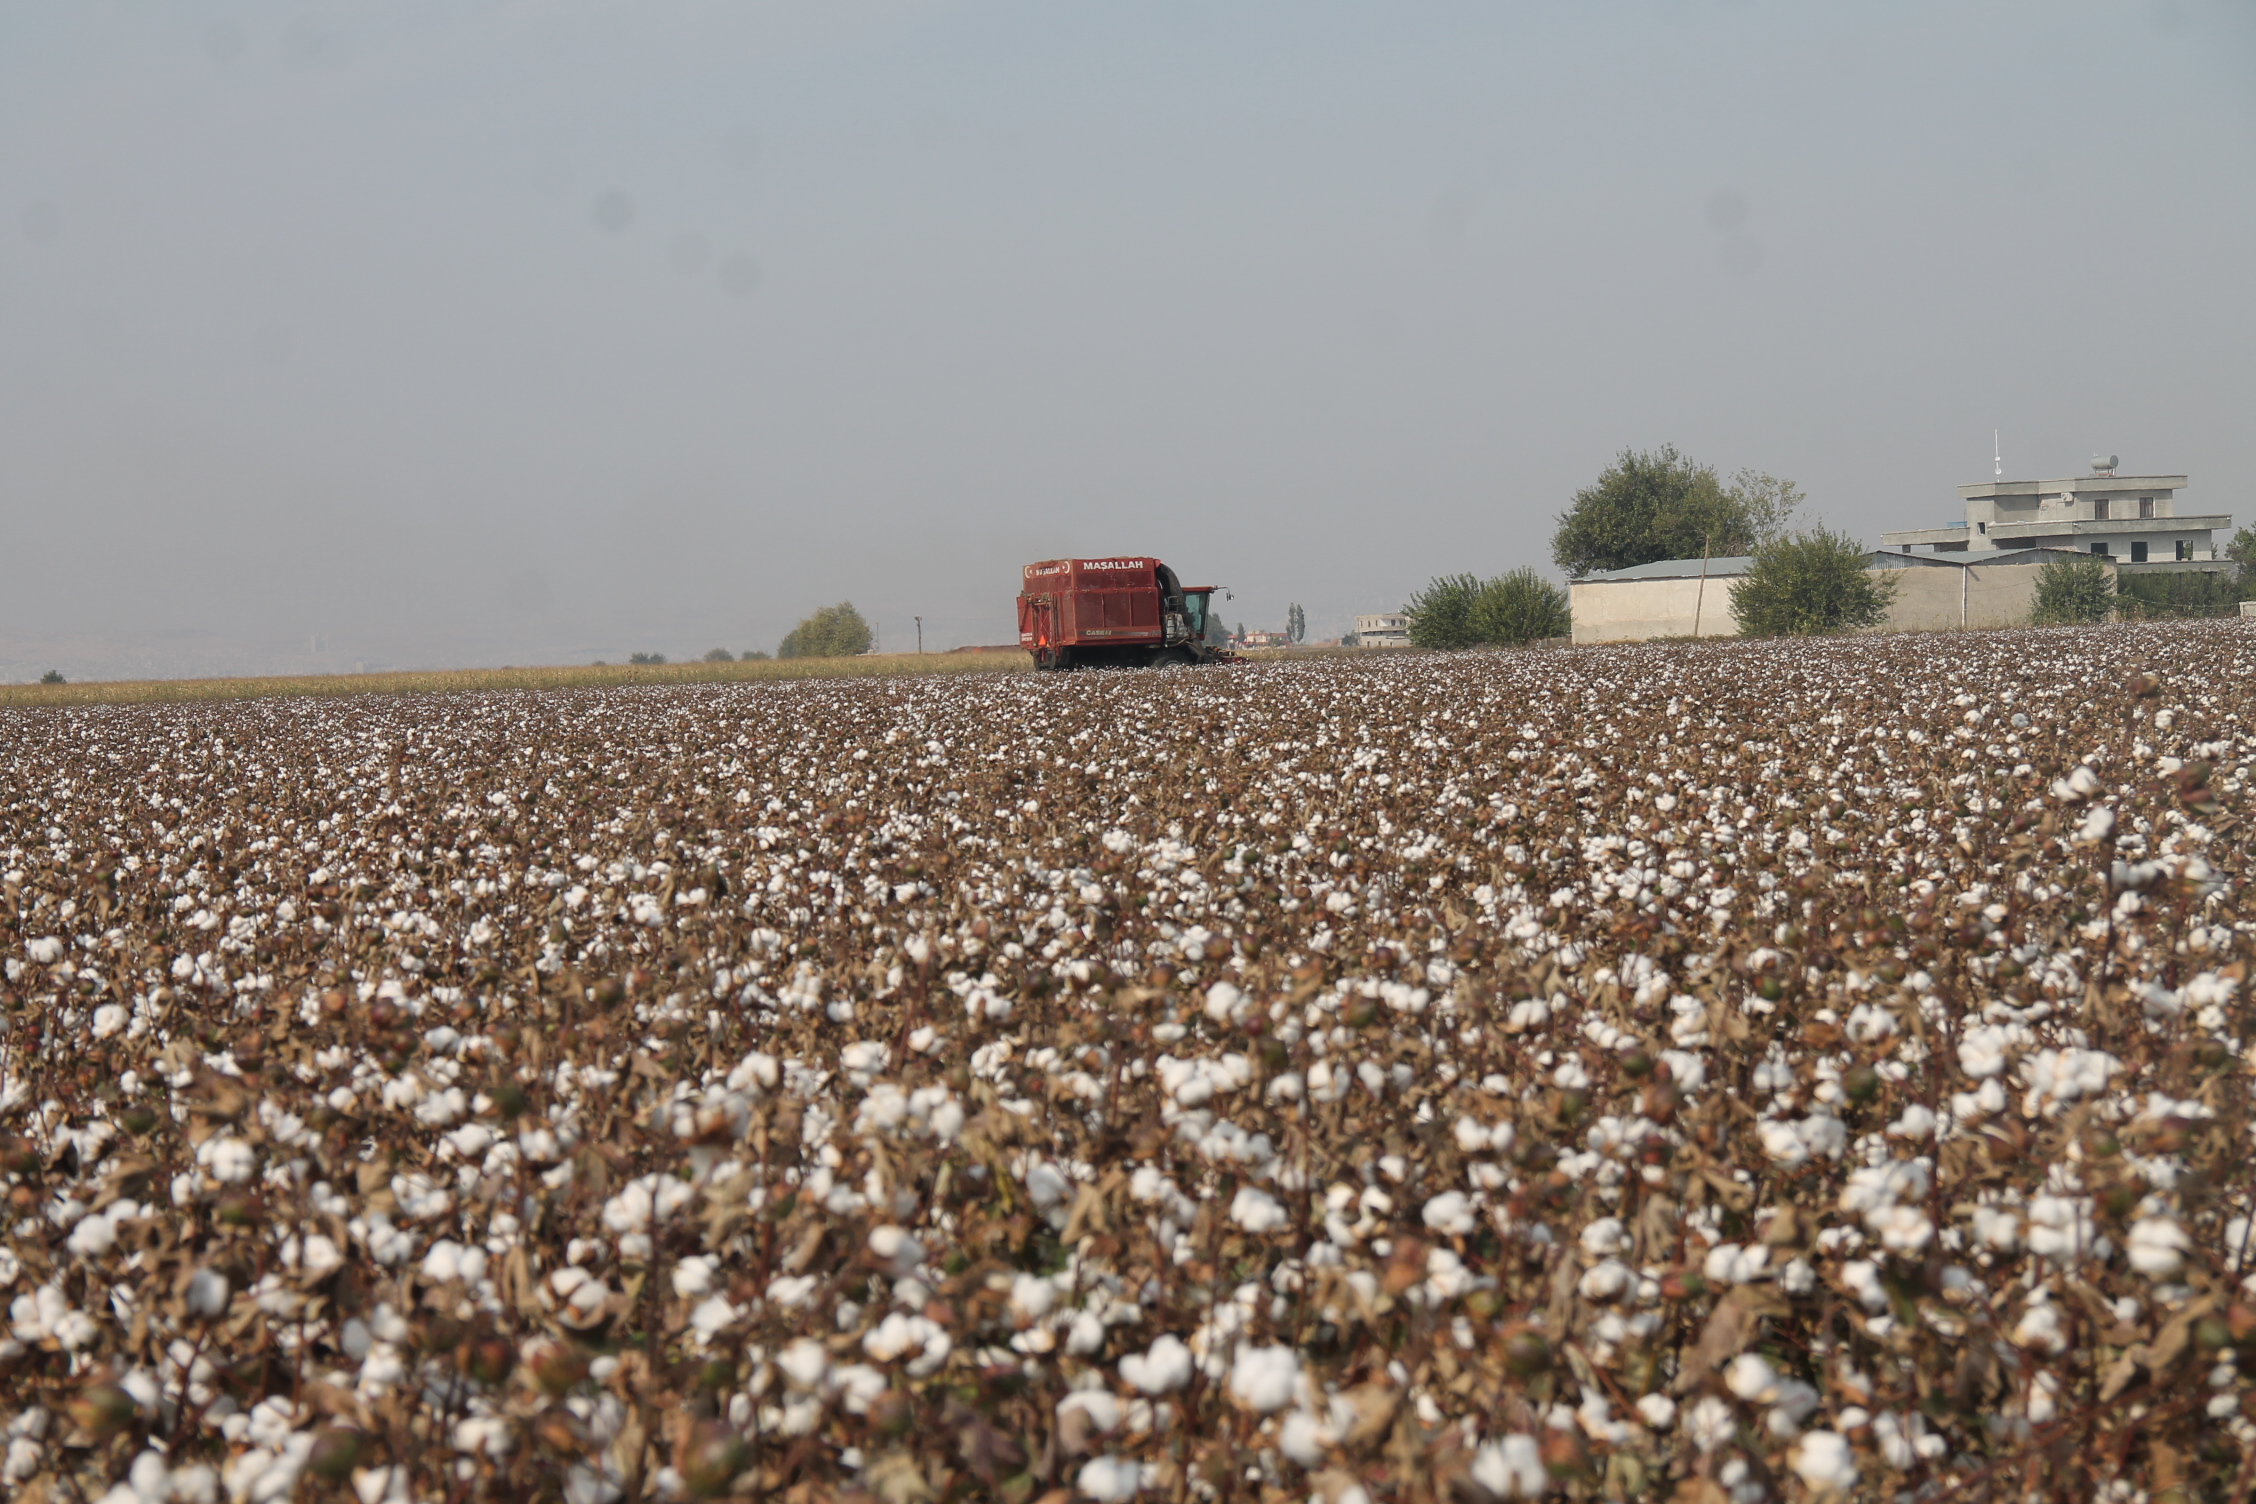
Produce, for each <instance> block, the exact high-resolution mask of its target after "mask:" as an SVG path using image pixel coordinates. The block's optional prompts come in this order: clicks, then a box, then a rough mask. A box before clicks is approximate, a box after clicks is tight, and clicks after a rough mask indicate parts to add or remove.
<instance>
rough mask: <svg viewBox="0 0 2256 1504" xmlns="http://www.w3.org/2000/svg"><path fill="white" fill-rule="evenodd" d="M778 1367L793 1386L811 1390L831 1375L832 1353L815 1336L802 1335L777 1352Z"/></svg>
mask: <svg viewBox="0 0 2256 1504" xmlns="http://www.w3.org/2000/svg"><path fill="white" fill-rule="evenodd" d="M776 1367H777V1368H779V1369H781V1370H782V1371H783V1376H784V1378H785V1380H786V1381H787V1382H789V1383H790V1385H791V1387H792V1388H794V1389H800V1390H810V1389H813V1388H815V1387H817V1386H818V1385H820V1384H821V1383H822V1381H823V1380H824V1378H826V1377H827V1376H828V1375H829V1373H830V1354H829V1353H828V1352H826V1351H824V1349H823V1345H822V1344H821V1343H820V1342H817V1341H816V1340H815V1339H814V1338H812V1337H801V1338H799V1339H798V1340H797V1341H795V1342H791V1343H788V1344H786V1345H785V1347H784V1349H783V1351H782V1352H780V1353H778V1354H776Z"/></svg>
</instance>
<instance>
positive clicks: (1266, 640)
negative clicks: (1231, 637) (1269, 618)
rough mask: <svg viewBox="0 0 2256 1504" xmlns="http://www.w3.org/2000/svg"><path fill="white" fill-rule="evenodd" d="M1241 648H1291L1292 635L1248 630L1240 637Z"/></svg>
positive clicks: (1239, 644)
mask: <svg viewBox="0 0 2256 1504" xmlns="http://www.w3.org/2000/svg"><path fill="white" fill-rule="evenodd" d="M1238 646H1239V647H1241V648H1289V647H1291V646H1292V637H1291V635H1290V634H1288V633H1284V632H1248V633H1246V634H1245V635H1244V636H1242V637H1240V638H1239V639H1238Z"/></svg>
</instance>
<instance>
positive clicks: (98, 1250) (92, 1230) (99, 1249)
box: [63, 1216, 117, 1259]
mask: <svg viewBox="0 0 2256 1504" xmlns="http://www.w3.org/2000/svg"><path fill="white" fill-rule="evenodd" d="M116 1243H117V1224H116V1223H114V1222H112V1221H111V1220H110V1219H109V1218H108V1217H99V1216H97V1217H87V1218H85V1219H83V1220H82V1221H81V1222H80V1223H79V1224H78V1225H77V1226H76V1227H74V1228H72V1229H71V1235H70V1238H69V1241H67V1242H66V1243H65V1244H64V1245H63V1246H64V1247H66V1248H68V1249H69V1250H70V1251H71V1252H72V1253H74V1254H76V1255H77V1256H78V1257H80V1258H82V1259H93V1258H100V1257H101V1256H102V1255H103V1254H105V1253H108V1252H109V1251H110V1249H111V1248H112V1247H113V1246H115V1245H116Z"/></svg>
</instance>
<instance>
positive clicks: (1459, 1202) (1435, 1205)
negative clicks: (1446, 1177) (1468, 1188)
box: [1419, 1191, 1474, 1238]
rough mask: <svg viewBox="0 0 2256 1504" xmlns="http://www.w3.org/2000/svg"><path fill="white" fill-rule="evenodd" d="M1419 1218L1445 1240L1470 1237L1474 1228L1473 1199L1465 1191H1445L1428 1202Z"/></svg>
mask: <svg viewBox="0 0 2256 1504" xmlns="http://www.w3.org/2000/svg"><path fill="white" fill-rule="evenodd" d="M1419 1217H1420V1219H1421V1220H1422V1221H1424V1223H1425V1224H1426V1226H1428V1227H1430V1228H1432V1229H1433V1230H1434V1231H1435V1232H1437V1233H1440V1234H1441V1235H1442V1236H1443V1237H1445V1238H1462V1237H1467V1236H1470V1235H1471V1233H1472V1231H1473V1226H1474V1223H1473V1202H1472V1198H1471V1197H1470V1196H1467V1195H1466V1194H1465V1193H1464V1192H1463V1191H1443V1192H1442V1193H1441V1194H1440V1195H1438V1196H1435V1197H1433V1198H1432V1199H1430V1200H1429V1201H1427V1202H1426V1204H1425V1207H1424V1209H1423V1210H1422V1211H1420V1212H1419Z"/></svg>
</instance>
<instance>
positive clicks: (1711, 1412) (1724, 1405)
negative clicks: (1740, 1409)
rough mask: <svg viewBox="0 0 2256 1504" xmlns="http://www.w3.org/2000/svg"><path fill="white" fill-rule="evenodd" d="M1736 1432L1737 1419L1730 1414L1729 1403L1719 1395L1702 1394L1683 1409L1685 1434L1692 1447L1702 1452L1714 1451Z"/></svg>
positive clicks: (1737, 1428) (1737, 1427) (1737, 1426)
mask: <svg viewBox="0 0 2256 1504" xmlns="http://www.w3.org/2000/svg"><path fill="white" fill-rule="evenodd" d="M1738 1430H1739V1422H1738V1417H1737V1416H1735V1415H1733V1414H1732V1410H1731V1402H1730V1401H1729V1400H1726V1399H1724V1398H1723V1397H1722V1396H1721V1395H1714V1394H1703V1395H1701V1396H1700V1397H1699V1398H1698V1399H1696V1400H1694V1401H1693V1402H1692V1403H1691V1404H1690V1405H1688V1406H1686V1407H1685V1410H1684V1431H1685V1434H1686V1435H1688V1436H1690V1437H1691V1438H1692V1445H1694V1446H1696V1447H1698V1448H1699V1449H1700V1450H1701V1451H1703V1452H1712V1451H1714V1450H1715V1449H1716V1448H1717V1447H1719V1446H1721V1445H1723V1443H1725V1442H1727V1441H1729V1440H1730V1439H1731V1438H1732V1437H1733V1436H1734V1435H1736V1434H1737V1433H1738Z"/></svg>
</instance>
